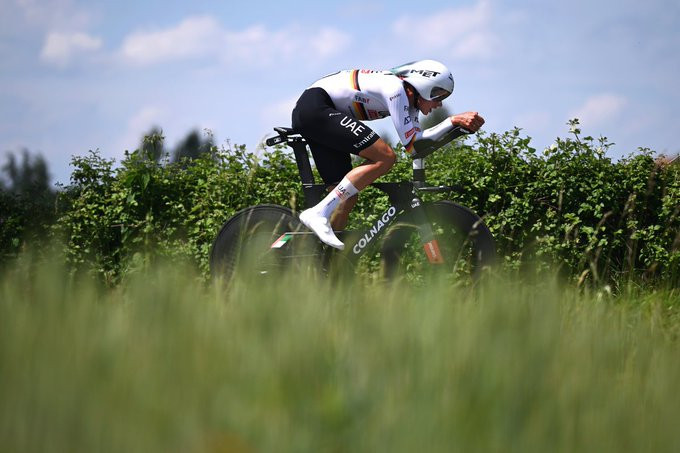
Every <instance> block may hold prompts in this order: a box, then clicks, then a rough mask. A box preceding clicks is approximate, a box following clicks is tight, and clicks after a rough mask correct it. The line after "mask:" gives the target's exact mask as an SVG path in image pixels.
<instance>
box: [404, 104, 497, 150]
mask: <svg viewBox="0 0 680 453" xmlns="http://www.w3.org/2000/svg"><path fill="white" fill-rule="evenodd" d="M483 124H484V118H482V117H481V116H479V113H477V112H465V113H459V114H457V115H452V116H450V117H448V118H446V119H445V120H444V121H442V122H441V123H439V124H437V125H436V126H434V127H431V128H429V129H425V130H424V131H423V133H422V135H421V136H420V140H418V141H416V142H415V143H414V149H415V153H414V154H413V158H421V157H425V156H426V155H428V154H430V153H431V152H433V151H435V150H437V149H439V148H441V147H442V146H444V145H446V144H447V143H449V142H450V141H451V140H454V139H456V138H458V137H460V136H461V135H465V134H471V133H473V132H475V131H477V130H479V128H480V127H482V125H483Z"/></svg>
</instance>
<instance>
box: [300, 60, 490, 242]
mask: <svg viewBox="0 0 680 453" xmlns="http://www.w3.org/2000/svg"><path fill="white" fill-rule="evenodd" d="M453 85H454V83H453V76H452V75H451V72H450V71H449V70H448V69H447V67H446V66H444V65H443V64H442V63H440V62H438V61H435V60H419V61H414V62H411V63H407V64H404V65H401V66H398V67H396V68H393V69H391V70H389V71H374V70H367V69H362V70H358V69H354V70H344V71H339V72H336V73H334V74H330V75H327V76H325V77H323V78H321V79H319V80H317V81H316V82H314V83H313V84H312V85H311V87H309V88H308V89H307V90H305V92H304V93H302V96H300V99H298V101H297V104H296V105H295V108H294V109H293V114H292V126H293V129H295V130H296V131H297V132H299V133H300V135H302V136H303V137H304V138H305V140H306V141H307V143H308V144H309V147H310V149H311V151H312V156H313V157H314V162H315V164H316V167H317V169H318V171H319V174H320V175H321V178H322V179H323V181H324V183H326V184H327V185H329V186H333V185H335V188H334V189H333V190H331V191H330V192H329V193H328V195H327V196H326V197H325V198H324V199H323V200H322V201H321V202H320V203H319V204H317V205H316V206H313V207H311V208H309V209H307V210H305V211H303V212H302V213H300V221H301V222H302V223H303V224H304V225H305V226H307V227H308V228H309V229H311V230H312V231H314V233H316V235H317V236H318V237H319V239H321V241H322V242H324V243H325V244H328V245H330V246H332V247H335V248H338V249H343V248H344V244H343V243H342V242H341V241H340V240H339V239H338V238H337V237H336V236H335V233H334V232H333V228H335V229H336V230H341V229H343V228H344V227H345V226H346V224H347V218H348V216H349V212H350V211H351V209H352V208H353V207H354V205H355V204H356V201H357V194H358V193H359V191H361V190H363V189H364V188H365V187H366V186H368V185H369V184H371V183H372V182H373V181H375V180H376V179H378V178H379V177H380V176H382V175H384V174H385V173H387V172H388V171H389V170H390V168H392V165H393V164H394V161H395V159H396V155H395V154H394V151H393V150H392V148H391V147H390V146H389V145H388V144H387V143H386V142H385V141H384V140H383V139H381V138H380V137H379V136H378V134H376V133H375V131H373V130H371V129H370V128H369V127H368V126H367V125H366V124H364V123H363V121H370V120H375V119H380V118H385V117H388V116H389V117H391V118H392V121H393V123H394V126H395V128H396V129H397V133H398V134H399V139H400V140H401V143H402V144H403V145H404V147H405V148H406V152H408V153H412V152H413V151H414V149H415V148H418V142H419V141H420V140H431V141H434V142H437V141H439V140H441V139H443V138H444V137H445V136H446V134H447V133H448V132H450V131H451V130H452V129H453V128H454V127H456V126H461V127H463V128H465V129H467V130H469V131H471V132H476V131H477V130H478V129H479V128H480V127H481V126H482V125H483V124H484V119H483V118H482V117H481V116H479V114H478V113H477V112H466V113H461V114H457V115H452V116H450V117H448V118H446V119H445V120H444V121H443V122H441V123H440V124H438V125H436V126H434V127H431V128H429V129H426V130H424V131H423V130H421V128H420V123H419V121H418V113H419V112H420V113H422V114H423V115H427V114H429V113H430V112H432V110H434V109H436V108H439V107H441V105H442V100H444V99H445V98H446V97H448V96H449V95H450V94H451V93H452V92H453ZM421 143H423V142H421ZM350 154H355V155H358V156H361V157H363V158H364V159H366V161H365V162H364V163H363V164H361V165H359V166H358V167H355V168H352V163H351V156H350ZM338 181H339V183H338ZM336 184H337V185H336ZM334 211H335V215H333V213H334ZM332 215H333V218H332V220H331V216H332Z"/></svg>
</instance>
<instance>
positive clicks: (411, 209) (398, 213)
mask: <svg viewBox="0 0 680 453" xmlns="http://www.w3.org/2000/svg"><path fill="white" fill-rule="evenodd" d="M274 130H275V131H276V132H278V133H279V134H280V135H279V136H277V137H273V138H270V139H268V140H267V142H266V143H267V145H269V146H273V145H277V144H281V143H284V142H285V143H286V144H287V145H288V146H290V147H291V148H292V149H293V152H294V154H295V161H296V163H297V167H298V171H299V173H300V178H301V180H302V190H303V193H304V196H305V205H306V206H307V207H311V206H314V205H316V204H317V203H319V201H321V199H322V197H323V196H324V195H325V191H326V187H327V186H326V185H325V184H318V183H316V181H315V179H314V174H313V173H312V167H311V164H310V161H309V154H308V151H307V143H306V142H305V140H304V139H303V138H302V137H300V136H290V135H292V134H294V132H293V131H292V130H291V129H287V128H274ZM464 134H465V132H463V131H462V130H461V131H460V134H459V135H464ZM430 152H431V151H429V152H427V153H424V154H425V155H421V156H419V157H418V158H416V159H414V163H413V181H409V182H397V183H373V184H371V185H372V186H373V187H375V188H377V189H378V190H381V191H382V192H384V193H386V194H387V196H388V197H389V200H390V207H389V208H387V210H386V211H385V212H384V213H383V214H382V215H381V216H380V217H378V219H377V220H376V221H375V222H374V223H373V225H371V226H370V227H369V228H366V229H364V230H359V231H340V232H338V236H339V238H340V240H342V241H343V242H344V243H345V250H344V252H342V253H343V254H344V255H345V257H346V258H347V259H348V260H349V261H351V262H352V263H354V264H356V262H357V261H358V260H359V258H360V257H361V256H362V255H363V254H364V253H365V252H366V251H367V250H368V249H370V246H371V245H372V244H375V243H378V242H379V241H378V240H377V239H379V238H380V237H381V236H382V235H383V234H384V233H385V232H386V231H387V230H388V227H389V226H390V225H392V224H393V223H395V222H396V221H398V220H400V219H403V218H404V217H405V216H406V215H410V216H411V217H412V219H413V224H414V225H415V227H416V228H417V229H418V233H419V235H420V238H421V243H422V244H423V248H424V250H425V253H426V255H427V258H428V260H429V262H430V263H432V264H441V263H443V262H444V261H443V259H442V255H441V253H440V251H439V245H438V244H437V241H436V239H435V238H434V234H433V231H432V225H431V223H430V221H429V220H428V218H427V215H426V213H425V210H424V208H423V202H422V200H421V198H420V197H419V196H418V192H419V191H422V192H452V191H457V190H460V188H459V187H456V186H427V184H426V182H425V167H424V161H423V160H424V158H425V156H426V155H427V154H429V153H430ZM303 234H304V235H312V236H314V238H315V239H316V236H315V235H314V233H311V232H310V233H303ZM276 242H278V240H277V241H276ZM276 242H275V243H276ZM273 245H274V244H272V246H273Z"/></svg>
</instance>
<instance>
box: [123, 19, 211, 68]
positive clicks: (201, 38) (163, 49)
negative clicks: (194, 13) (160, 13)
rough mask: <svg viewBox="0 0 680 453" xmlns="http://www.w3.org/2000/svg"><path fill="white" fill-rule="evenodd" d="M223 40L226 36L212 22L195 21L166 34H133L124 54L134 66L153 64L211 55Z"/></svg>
mask: <svg viewBox="0 0 680 453" xmlns="http://www.w3.org/2000/svg"><path fill="white" fill-rule="evenodd" d="M222 40H223V32H222V30H221V29H220V26H219V24H217V22H216V21H215V20H214V19H213V18H211V17H207V16H202V17H192V18H188V19H186V20H184V21H182V22H181V23H180V24H179V25H177V26H176V27H173V28H169V29H166V30H160V31H153V32H137V33H133V34H132V35H130V36H128V37H127V38H126V39H125V41H124V42H123V47H122V48H121V54H122V55H123V57H124V58H125V59H126V60H128V61H130V62H133V63H140V64H153V63H158V62H162V61H167V60H175V59H184V58H187V57H201V56H205V55H208V54H210V53H213V52H215V51H216V50H217V49H218V43H219V42H220V41H222Z"/></svg>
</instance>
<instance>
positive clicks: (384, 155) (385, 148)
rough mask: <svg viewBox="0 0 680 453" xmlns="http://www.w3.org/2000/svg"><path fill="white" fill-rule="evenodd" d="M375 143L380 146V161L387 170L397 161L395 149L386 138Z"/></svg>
mask: <svg viewBox="0 0 680 453" xmlns="http://www.w3.org/2000/svg"><path fill="white" fill-rule="evenodd" d="M375 145H376V146H377V148H378V151H379V152H380V156H381V159H380V163H381V166H383V167H385V171H387V170H389V169H390V168H392V166H393V165H394V163H395V162H396V161H397V155H396V154H395V153H394V150H393V149H392V147H391V146H390V145H388V144H387V142H386V141H384V140H382V139H381V140H378V141H377V142H376V143H375Z"/></svg>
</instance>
